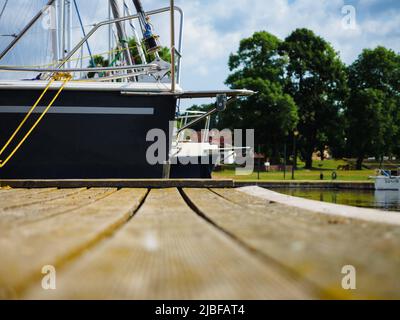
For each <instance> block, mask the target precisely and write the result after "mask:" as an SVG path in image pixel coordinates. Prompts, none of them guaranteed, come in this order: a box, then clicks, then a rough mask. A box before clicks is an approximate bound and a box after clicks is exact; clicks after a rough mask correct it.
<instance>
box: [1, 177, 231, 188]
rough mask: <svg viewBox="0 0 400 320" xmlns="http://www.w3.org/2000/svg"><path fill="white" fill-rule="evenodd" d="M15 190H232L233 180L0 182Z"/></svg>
mask: <svg viewBox="0 0 400 320" xmlns="http://www.w3.org/2000/svg"><path fill="white" fill-rule="evenodd" d="M0 186H11V187H13V188H49V187H55V188H232V187H233V186H234V182H233V180H212V179H164V180H160V179H158V180H157V179H148V180H136V179H105V180H104V179H103V180H0Z"/></svg>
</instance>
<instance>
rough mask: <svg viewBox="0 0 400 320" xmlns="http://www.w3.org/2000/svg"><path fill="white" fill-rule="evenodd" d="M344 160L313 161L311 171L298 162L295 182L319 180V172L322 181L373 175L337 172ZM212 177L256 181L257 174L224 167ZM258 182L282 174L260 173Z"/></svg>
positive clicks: (287, 178) (373, 172)
mask: <svg viewBox="0 0 400 320" xmlns="http://www.w3.org/2000/svg"><path fill="white" fill-rule="evenodd" d="M346 164H347V163H346V161H344V160H324V161H314V162H313V169H312V170H305V169H303V168H302V167H303V166H304V163H302V162H301V161H299V168H300V169H299V170H296V171H295V180H302V181H316V180H320V174H321V172H322V173H323V175H324V180H326V181H331V180H332V173H333V172H336V174H337V181H368V180H369V177H370V176H373V175H375V171H374V170H361V171H338V170H337V167H338V166H339V165H346ZM213 177H214V178H216V179H234V180H242V181H243V180H257V179H258V174H257V172H253V173H252V174H251V175H248V176H239V175H236V172H235V168H233V167H226V168H224V169H223V170H222V171H219V172H214V173H213ZM291 178H292V173H291V172H287V173H286V180H291ZM260 180H263V181H279V180H285V177H284V173H283V172H260Z"/></svg>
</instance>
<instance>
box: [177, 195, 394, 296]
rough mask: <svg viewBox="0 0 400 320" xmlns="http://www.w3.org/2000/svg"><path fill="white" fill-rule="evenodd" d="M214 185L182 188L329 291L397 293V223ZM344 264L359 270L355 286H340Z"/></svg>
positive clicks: (246, 239) (213, 215)
mask: <svg viewBox="0 0 400 320" xmlns="http://www.w3.org/2000/svg"><path fill="white" fill-rule="evenodd" d="M213 191H214V193H212V192H210V191H209V190H203V189H198V190H194V189H193V190H189V189H188V190H185V193H186V194H187V195H188V197H189V198H190V199H191V201H192V202H193V203H194V205H195V206H196V207H197V208H198V210H201V212H204V214H205V215H207V216H208V217H209V218H210V219H211V220H213V221H214V223H216V224H217V225H218V226H219V227H221V228H223V229H224V230H225V231H226V232H228V233H230V234H231V235H232V236H234V237H236V238H237V239H238V240H239V241H241V242H242V243H243V244H245V245H246V246H249V247H250V248H252V249H253V250H255V251H257V252H259V253H261V254H262V255H263V256H265V257H266V258H269V259H274V260H275V261H277V263H279V264H281V265H282V266H286V267H289V268H290V269H291V270H292V271H293V272H294V273H296V274H297V275H298V276H300V277H305V278H306V279H308V280H309V281H311V282H313V283H314V284H315V285H317V286H318V287H320V288H323V289H324V291H325V293H326V295H327V296H330V297H333V298H379V297H386V298H393V297H400V278H399V270H400V254H399V252H400V249H399V248H400V228H399V227H396V226H390V225H386V224H375V223H366V222H364V221H357V220H350V219H344V218H340V217H332V216H327V215H324V214H318V213H312V212H310V211H306V210H301V209H297V208H293V207H290V208H289V207H287V206H285V205H282V204H276V203H266V201H263V200H259V199H258V198H255V197H251V196H248V195H246V194H243V193H241V192H239V191H235V190H226V189H225V190H213ZM221 197H222V198H221ZM346 265H352V266H354V267H355V268H356V270H358V272H357V285H358V289H357V290H354V291H344V290H343V289H342V286H341V279H342V278H343V275H342V274H341V270H342V267H343V266H346Z"/></svg>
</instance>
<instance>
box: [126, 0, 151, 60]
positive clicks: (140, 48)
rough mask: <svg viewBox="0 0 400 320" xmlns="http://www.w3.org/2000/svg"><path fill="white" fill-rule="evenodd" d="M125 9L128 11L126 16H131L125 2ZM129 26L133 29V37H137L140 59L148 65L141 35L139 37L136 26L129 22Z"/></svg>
mask: <svg viewBox="0 0 400 320" xmlns="http://www.w3.org/2000/svg"><path fill="white" fill-rule="evenodd" d="M124 7H125V10H126V15H128V16H130V15H131V12H130V10H129V7H128V5H127V4H126V2H125V1H124ZM129 26H130V27H131V29H132V32H133V36H134V37H135V40H136V48H137V50H138V52H139V56H140V59H141V60H142V63H144V64H146V63H147V61H146V55H145V53H144V51H143V47H142V43H141V41H140V38H139V35H138V33H137V31H136V27H135V25H134V24H133V22H132V21H129Z"/></svg>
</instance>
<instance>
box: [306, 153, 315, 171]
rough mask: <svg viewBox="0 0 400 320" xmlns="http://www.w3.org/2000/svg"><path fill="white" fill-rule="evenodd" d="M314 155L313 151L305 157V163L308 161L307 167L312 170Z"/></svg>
mask: <svg viewBox="0 0 400 320" xmlns="http://www.w3.org/2000/svg"><path fill="white" fill-rule="evenodd" d="M312 155H313V153H312V152H311V153H308V154H307V155H306V157H305V159H304V160H305V163H306V167H305V168H306V169H309V170H311V169H312V164H313V160H312Z"/></svg>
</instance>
